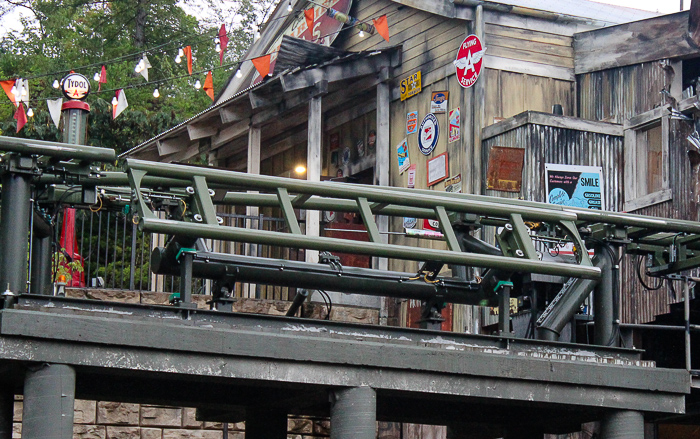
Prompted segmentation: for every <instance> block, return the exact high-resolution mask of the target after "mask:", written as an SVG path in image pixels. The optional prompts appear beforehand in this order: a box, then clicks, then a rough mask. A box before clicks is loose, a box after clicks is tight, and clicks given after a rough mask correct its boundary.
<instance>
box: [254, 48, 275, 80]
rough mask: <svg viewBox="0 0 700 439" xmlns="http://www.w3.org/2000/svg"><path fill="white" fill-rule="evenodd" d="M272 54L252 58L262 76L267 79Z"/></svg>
mask: <svg viewBox="0 0 700 439" xmlns="http://www.w3.org/2000/svg"><path fill="white" fill-rule="evenodd" d="M271 55H272V54H270V53H268V54H267V55H263V56H259V57H257V58H253V59H251V61H252V62H253V65H254V66H255V69H256V70H257V71H258V73H259V74H260V77H261V78H263V79H265V77H266V76H267V75H268V74H269V73H270V57H271Z"/></svg>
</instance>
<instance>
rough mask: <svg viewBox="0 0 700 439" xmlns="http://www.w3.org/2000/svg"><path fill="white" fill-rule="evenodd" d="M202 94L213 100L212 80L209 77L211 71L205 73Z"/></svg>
mask: <svg viewBox="0 0 700 439" xmlns="http://www.w3.org/2000/svg"><path fill="white" fill-rule="evenodd" d="M204 92H205V93H206V94H207V95H208V96H209V97H210V98H211V100H212V101H213V100H214V79H213V78H212V76H211V70H209V73H207V77H206V79H204Z"/></svg>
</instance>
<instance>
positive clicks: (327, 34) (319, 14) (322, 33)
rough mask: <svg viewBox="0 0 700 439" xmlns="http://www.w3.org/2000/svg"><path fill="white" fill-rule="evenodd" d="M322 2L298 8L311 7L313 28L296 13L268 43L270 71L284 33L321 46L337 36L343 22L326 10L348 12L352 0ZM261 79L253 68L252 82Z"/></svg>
mask: <svg viewBox="0 0 700 439" xmlns="http://www.w3.org/2000/svg"><path fill="white" fill-rule="evenodd" d="M322 3H323V6H321V5H320V4H314V3H312V2H307V4H306V5H304V7H303V8H302V9H299V10H306V9H309V8H313V10H314V25H313V29H309V26H308V25H307V24H306V18H305V17H304V14H297V16H296V18H295V19H294V21H292V22H291V23H290V24H289V26H287V28H286V29H285V30H284V31H283V32H281V33H280V34H279V37H278V38H277V39H276V40H275V41H274V42H273V43H272V44H271V45H270V48H269V49H268V50H267V53H269V54H271V56H270V72H273V71H274V70H275V61H276V60H277V53H278V52H279V48H280V45H281V44H282V37H284V36H285V35H289V36H290V37H294V38H301V39H304V40H307V41H312V42H314V43H317V44H321V45H323V46H330V45H331V44H332V43H333V40H335V37H336V36H338V31H339V30H340V29H342V27H343V23H341V22H340V21H338V20H336V19H335V18H332V17H330V16H328V15H327V14H326V12H327V11H328V8H333V9H335V10H336V11H339V12H341V13H343V14H348V13H349V12H350V6H352V0H325V1H323V2H322ZM261 55H262V54H261ZM261 80H262V78H261V77H260V75H259V74H258V72H257V70H253V82H252V84H257V83H259V82H260V81H261Z"/></svg>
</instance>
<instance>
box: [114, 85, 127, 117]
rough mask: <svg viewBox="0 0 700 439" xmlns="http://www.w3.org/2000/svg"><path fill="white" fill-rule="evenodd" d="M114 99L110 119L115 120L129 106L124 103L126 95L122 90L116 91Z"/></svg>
mask: <svg viewBox="0 0 700 439" xmlns="http://www.w3.org/2000/svg"><path fill="white" fill-rule="evenodd" d="M116 98H117V103H116V104H114V105H112V119H116V118H117V116H119V115H120V114H121V113H122V111H124V110H126V107H128V106H129V103H128V102H127V101H126V93H124V90H123V89H121V90H117V95H116Z"/></svg>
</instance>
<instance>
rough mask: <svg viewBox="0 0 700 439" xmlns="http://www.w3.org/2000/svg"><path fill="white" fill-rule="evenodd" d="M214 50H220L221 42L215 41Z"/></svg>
mask: <svg viewBox="0 0 700 439" xmlns="http://www.w3.org/2000/svg"><path fill="white" fill-rule="evenodd" d="M214 50H216V52H217V53H218V52H221V44H219V43H216V47H215V48H214Z"/></svg>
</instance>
